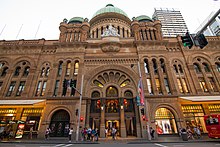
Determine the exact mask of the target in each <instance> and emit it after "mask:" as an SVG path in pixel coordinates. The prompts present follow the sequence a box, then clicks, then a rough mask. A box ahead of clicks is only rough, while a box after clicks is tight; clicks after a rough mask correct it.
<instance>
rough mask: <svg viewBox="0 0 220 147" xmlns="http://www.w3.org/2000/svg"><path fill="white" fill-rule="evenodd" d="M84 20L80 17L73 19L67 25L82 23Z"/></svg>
mask: <svg viewBox="0 0 220 147" xmlns="http://www.w3.org/2000/svg"><path fill="white" fill-rule="evenodd" d="M83 21H84V19H83V18H82V17H73V18H71V19H70V20H69V22H68V24H69V23H82V22H83Z"/></svg>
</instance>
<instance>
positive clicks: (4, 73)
mask: <svg viewBox="0 0 220 147" xmlns="http://www.w3.org/2000/svg"><path fill="white" fill-rule="evenodd" d="M7 72H8V67H4V68H3V70H2V74H1V77H4V76H6V74H7Z"/></svg>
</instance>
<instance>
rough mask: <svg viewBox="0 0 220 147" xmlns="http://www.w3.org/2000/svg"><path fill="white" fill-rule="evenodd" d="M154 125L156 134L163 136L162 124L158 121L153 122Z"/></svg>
mask: <svg viewBox="0 0 220 147" xmlns="http://www.w3.org/2000/svg"><path fill="white" fill-rule="evenodd" d="M155 123H156V130H157V133H158V134H163V129H162V124H161V122H160V123H158V121H156V122H155Z"/></svg>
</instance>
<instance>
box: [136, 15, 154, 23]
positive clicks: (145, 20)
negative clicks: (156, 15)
mask: <svg viewBox="0 0 220 147" xmlns="http://www.w3.org/2000/svg"><path fill="white" fill-rule="evenodd" d="M135 19H136V20H137V21H139V22H147V21H151V22H152V21H153V20H152V19H151V18H150V17H149V16H146V15H140V16H138V17H136V18H135Z"/></svg>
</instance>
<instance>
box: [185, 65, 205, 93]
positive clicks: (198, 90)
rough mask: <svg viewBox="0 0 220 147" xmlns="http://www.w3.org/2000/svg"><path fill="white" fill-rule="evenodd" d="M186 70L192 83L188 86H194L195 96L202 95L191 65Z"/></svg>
mask: <svg viewBox="0 0 220 147" xmlns="http://www.w3.org/2000/svg"><path fill="white" fill-rule="evenodd" d="M188 67H189V68H188V69H189V72H190V75H191V79H192V83H189V86H191V85H194V86H195V87H193V88H195V90H196V94H203V91H202V89H201V87H200V85H199V84H198V83H199V80H198V77H197V75H196V73H195V71H194V66H193V65H188Z"/></svg>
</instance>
